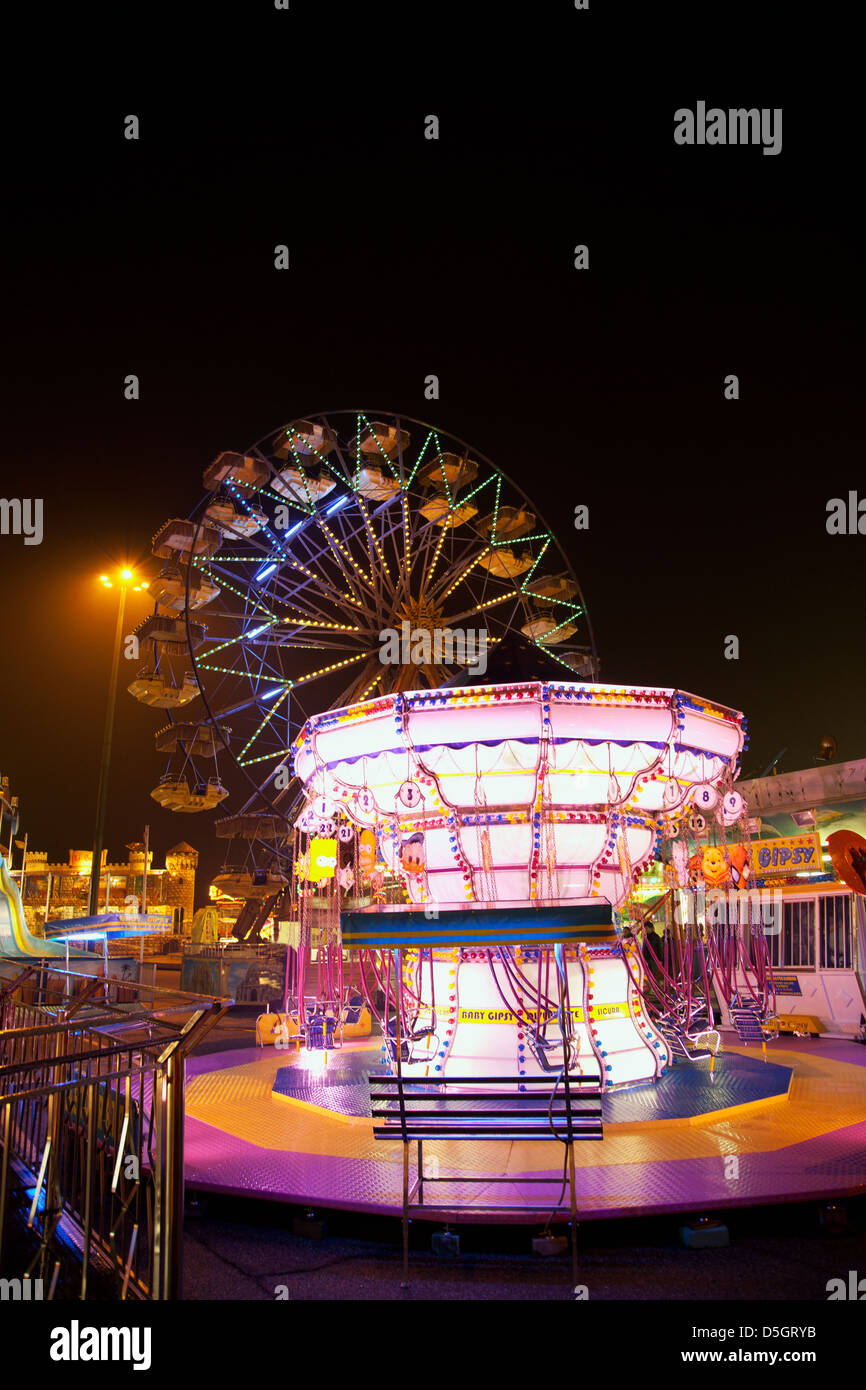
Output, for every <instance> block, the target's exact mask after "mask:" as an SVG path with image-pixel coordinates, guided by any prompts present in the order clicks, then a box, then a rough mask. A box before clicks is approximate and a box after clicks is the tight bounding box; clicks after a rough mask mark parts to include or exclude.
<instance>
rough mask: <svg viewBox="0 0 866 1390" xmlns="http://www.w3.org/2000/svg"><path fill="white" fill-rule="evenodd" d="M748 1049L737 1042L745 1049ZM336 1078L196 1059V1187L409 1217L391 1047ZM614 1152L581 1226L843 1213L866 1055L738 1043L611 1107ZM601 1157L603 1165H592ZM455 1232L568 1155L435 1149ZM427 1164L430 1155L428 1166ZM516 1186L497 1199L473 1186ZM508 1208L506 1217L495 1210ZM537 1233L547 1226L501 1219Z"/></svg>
mask: <svg viewBox="0 0 866 1390" xmlns="http://www.w3.org/2000/svg"><path fill="white" fill-rule="evenodd" d="M732 1036H733V1035H732ZM330 1057H331V1060H330V1061H329V1065H328V1067H327V1068H326V1069H324V1070H318V1069H317V1070H315V1071H311V1070H310V1069H309V1068H308V1067H307V1066H306V1064H305V1063H304V1062H303V1060H302V1059H301V1058H297V1057H295V1056H294V1055H293V1054H287V1053H285V1052H276V1051H275V1050H274V1049H272V1048H268V1049H266V1050H264V1051H263V1050H262V1049H255V1048H252V1047H247V1046H241V1047H239V1048H235V1049H232V1050H220V1051H216V1052H212V1053H205V1054H202V1055H199V1056H193V1057H192V1058H191V1059H190V1062H189V1064H188V1065H189V1075H188V1082H187V1130H186V1181H187V1184H188V1186H189V1187H190V1188H192V1189H199V1190H202V1191H213V1192H221V1193H230V1194H234V1195H246V1196H250V1197H260V1198H262V1199H266V1200H272V1201H282V1202H287V1203H297V1204H306V1205H310V1204H314V1205H315V1206H317V1207H336V1208H343V1209H346V1210H353V1211H361V1212H369V1213H371V1214H372V1213H380V1214H394V1215H397V1214H399V1211H400V1203H401V1178H402V1168H401V1153H400V1149H401V1146H400V1144H399V1143H394V1144H391V1143H388V1142H382V1141H379V1142H377V1141H375V1140H374V1139H373V1134H372V1124H371V1121H370V1119H369V1108H368V1102H367V1087H366V1078H367V1076H368V1075H369V1073H370V1072H371V1071H378V1070H380V1069H381V1053H380V1051H379V1047H378V1045H373V1046H371V1043H370V1042H369V1041H368V1040H364V1041H359V1042H356V1043H351V1044H348V1045H347V1046H345V1047H344V1048H343V1049H342V1050H341V1051H340V1052H338V1053H336V1054H331V1055H330ZM603 1106H604V1126H605V1137H604V1141H603V1143H601V1144H593V1145H580V1144H578V1145H577V1146H576V1148H575V1162H576V1165H577V1172H578V1181H577V1187H578V1205H579V1210H580V1216H581V1220H600V1219H604V1218H606V1217H607V1218H611V1217H625V1216H646V1215H659V1214H662V1213H665V1212H700V1211H708V1210H712V1211H717V1210H722V1209H724V1208H729V1207H737V1206H749V1205H764V1204H770V1203H779V1202H788V1201H805V1200H831V1199H840V1198H842V1197H844V1196H851V1195H855V1194H859V1193H863V1192H866V1048H864V1047H861V1046H858V1045H857V1044H856V1043H846V1042H829V1041H826V1040H817V1041H816V1040H811V1039H799V1038H798V1039H785V1038H780V1039H777V1040H775V1041H773V1042H770V1043H768V1061H766V1062H763V1061H762V1060H761V1059H760V1055H759V1054H758V1052H757V1049H751V1050H750V1049H748V1048H745V1047H740V1046H732V1045H730V1044H729V1043H727V1042H725V1043H723V1049H722V1051H721V1052H720V1054H719V1056H718V1058H717V1060H716V1066H715V1075H714V1079H713V1080H712V1081H711V1080H710V1078H709V1070H708V1065H707V1063H706V1062H700V1063H695V1064H688V1063H683V1064H677V1065H676V1066H674V1067H673V1068H672V1069H671V1071H670V1072H669V1073H668V1075H666V1076H665V1077H664V1078H663V1079H662V1081H661V1082H660V1083H658V1084H657V1085H647V1086H640V1087H636V1088H634V1089H630V1090H623V1091H615V1092H612V1093H609V1094H606V1095H605V1096H604V1097H603ZM587 1150H588V1151H589V1152H587ZM425 1155H427V1156H428V1158H431V1157H432V1158H435V1159H436V1161H437V1164H438V1170H439V1174H440V1176H442V1177H444V1178H453V1183H452V1182H445V1183H442V1184H440V1185H439V1189H438V1198H439V1206H438V1207H437V1209H436V1211H435V1212H432V1211H431V1219H432V1220H436V1221H440V1222H441V1221H442V1219H443V1206H444V1207H445V1208H446V1209H447V1206H448V1202H449V1201H452V1202H454V1203H455V1204H456V1203H461V1204H463V1203H466V1202H467V1201H472V1203H473V1206H472V1208H471V1210H469V1211H466V1210H463V1211H460V1212H455V1213H454V1217H453V1219H455V1220H462V1221H472V1220H475V1221H484V1220H489V1219H492V1214H493V1212H494V1211H495V1206H496V1204H498V1203H502V1204H506V1203H507V1204H509V1205H518V1206H519V1204H520V1203H521V1202H522V1201H523V1200H526V1202H527V1203H528V1204H532V1203H534V1202H535V1201H536V1200H537V1189H534V1188H532V1187H531V1186H529V1185H527V1184H526V1183H523V1182H522V1181H521V1180H522V1179H523V1178H526V1177H531V1176H539V1175H542V1174H550V1175H553V1174H557V1175H558V1174H559V1173H561V1171H562V1149H561V1147H560V1146H559V1145H558V1144H556V1143H555V1142H554V1141H552V1142H551V1144H550V1145H547V1144H532V1143H521V1142H520V1141H517V1142H513V1143H506V1142H503V1143H501V1144H500V1143H489V1142H481V1141H479V1142H478V1143H477V1144H475V1143H471V1142H469V1143H467V1142H463V1143H460V1144H458V1145H454V1144H449V1143H448V1142H447V1141H438V1142H435V1143H434V1142H430V1143H428V1144H426V1145H425ZM413 1161H414V1151H413ZM479 1174H489V1175H491V1176H494V1175H495V1176H497V1177H505V1178H513V1185H512V1184H510V1183H505V1184H502V1183H497V1184H496V1185H495V1186H492V1187H491V1188H490V1190H489V1195H490V1205H485V1195H486V1192H487V1190H486V1189H485V1188H484V1186H483V1185H477V1184H474V1183H473V1184H471V1185H470V1184H468V1183H463V1182H461V1178H462V1177H464V1176H477V1175H479ZM494 1198H495V1202H494V1200H493V1199H494ZM496 1219H497V1220H499V1221H503V1220H508V1221H511V1222H515V1221H517V1222H520V1221H527V1222H533V1221H537V1219H538V1217H537V1212H536V1213H532V1212H529V1211H527V1212H525V1213H521V1212H520V1211H516V1212H514V1211H509V1212H503V1213H497V1215H496Z"/></svg>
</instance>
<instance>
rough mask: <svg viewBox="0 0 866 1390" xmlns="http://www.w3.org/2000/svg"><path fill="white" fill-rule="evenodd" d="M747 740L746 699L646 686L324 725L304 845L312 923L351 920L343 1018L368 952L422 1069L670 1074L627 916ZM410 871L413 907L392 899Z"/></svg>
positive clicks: (307, 741) (339, 931)
mask: <svg viewBox="0 0 866 1390" xmlns="http://www.w3.org/2000/svg"><path fill="white" fill-rule="evenodd" d="M742 745H743V732H742V716H741V715H739V714H737V713H735V712H734V711H732V710H729V709H726V708H724V707H722V706H720V705H716V704H713V703H711V702H709V701H706V700H702V699H699V698H696V697H695V696H691V695H687V694H684V693H683V692H680V691H674V690H663V689H650V688H641V687H634V686H629V687H613V686H604V685H588V684H571V683H568V684H566V683H544V682H540V681H535V682H525V683H519V684H518V683H515V684H509V685H492V686H468V687H461V688H456V689H455V688H451V689H440V690H438V691H408V692H404V693H398V694H394V695H389V696H387V697H385V698H381V699H376V700H370V701H366V702H362V703H360V704H356V705H352V706H349V707H347V708H345V709H341V710H332V711H330V712H328V713H325V714H321V715H318V716H315V717H314V718H311V719H309V720H308V721H307V722H306V724H305V725H304V727H303V729H302V731H301V733H300V735H299V737H298V739H297V741H296V746H295V754H294V765H295V771H296V773H297V775H298V776H299V778H300V779H301V780H302V782H303V783H304V785H305V788H306V791H307V797H308V801H307V806H306V808H305V810H304V811H303V812H302V814H301V815H300V817H299V818H298V821H297V823H296V835H297V846H296V856H295V857H296V862H297V864H298V866H299V874H300V877H301V879H302V883H303V886H302V889H301V894H302V896H301V923H302V927H303V926H304V924H305V919H306V921H307V922H310V921H311V920H313V919H314V918H315V917H318V920H319V923H320V926H323V925H324V923H325V922H330V929H327V928H326V929H325V930H324V931H323V932H322V933H321V937H320V940H321V947H320V951H321V952H322V953H324V958H325V959H326V960H328V958H329V953H330V958H331V960H332V962H333V971H331V970H330V969H328V968H326V972H325V982H324V984H325V987H324V996H325V998H327V997H328V996H329V994H330V996H331V998H332V1001H333V1003H332V1007H331V1013H332V1015H333V1016H334V1017H335V1018H336V1017H338V1015H339V1003H340V993H341V978H340V967H341V962H342V959H343V952H344V948H349V950H350V951H356V952H357V953H358V961H359V966H360V980H361V984H362V988H363V991H364V995H365V997H366V1002H367V1005H368V1006H369V1008H370V1009H371V1012H372V1013H373V1014H375V1015H377V1016H378V1018H379V1022H380V1026H381V1029H382V1033H383V1038H384V1043H383V1051H384V1052H385V1055H386V1059H387V1060H389V1061H391V1062H393V1061H395V1060H396V1056H397V1049H398V1047H399V1050H400V1060H401V1064H402V1070H403V1072H404V1074H405V1075H407V1076H425V1075H431V1074H440V1075H443V1076H447V1075H448V1074H451V1075H455V1076H457V1075H473V1076H484V1075H490V1076H494V1075H495V1076H502V1075H503V1074H517V1075H518V1076H539V1075H542V1074H543V1073H545V1072H553V1073H558V1072H560V1071H561V1070H562V1068H563V1067H564V1066H565V1065H566V1062H568V1063H570V1064H571V1067H572V1068H573V1069H574V1070H575V1071H576V1072H578V1073H581V1074H589V1075H593V1076H596V1077H598V1079H599V1080H600V1081H601V1082H602V1083H603V1085H604V1086H605V1087H610V1088H614V1087H627V1086H633V1085H635V1084H638V1083H641V1082H648V1081H654V1080H657V1079H658V1078H659V1077H660V1076H661V1075H663V1074H664V1072H665V1070H666V1068H667V1065H668V1062H669V1051H668V1045H667V1043H666V1041H665V1038H664V1037H663V1036H662V1034H661V1033H660V1032H659V1031H658V1029H657V1028H656V1026H655V1025H654V1023H653V1021H652V1020H651V1018H650V1017H649V1016H648V1013H647V1011H646V1009H645V1007H644V1005H643V1003H642V995H643V989H642V984H643V965H642V960H641V955H640V952H639V950H638V947H637V943H636V942H635V941H634V940H632V939H631V938H630V937H629V935H628V934H627V933H626V934H624V932H623V925H624V924H623V923H621V922H620V920H619V912H618V909H619V908H620V906H621V904H623V903H624V901H625V899H626V897H627V895H628V894H629V892H630V890H631V889H632V888H633V887H634V885H635V883H636V881H637V879H638V877H639V875H640V874H641V872H642V871H643V870H644V868H645V867H646V866H647V865H648V864H649V863H650V861H651V860H652V858H653V856H654V852H655V850H656V847H657V844H658V842H659V840H660V837H661V835H662V832H663V829H664V827H665V826H666V825H668V824H671V823H673V822H674V821H675V820H676V818H677V817H678V816H680V815H681V813H682V811H683V808H684V807H685V806H687V805H689V804H691V803H692V802H693V801H694V799H695V797H697V798H698V801H699V803H700V799H701V797H703V796H705V795H706V791H705V789H707V788H712V789H715V788H716V787H718V786H720V785H721V787H722V788H724V787H725V786H726V785H728V786H729V785H730V782H731V780H732V778H733V776H734V775H735V772H736V766H737V760H738V757H739V753H740V751H741V748H742ZM389 875H390V876H392V877H395V878H397V879H399V881H400V882H401V884H402V887H403V891H404V894H405V902H404V903H403V904H402V905H400V904H393V903H390V904H389V903H387V902H385V901H384V894H383V891H382V889H383V884H384V881H385V879H386V877H387V876H389ZM323 899H324V901H325V902H327V903H328V904H330V909H331V910H330V912H329V913H328V912H326V913H324V914H323V912H322V905H323ZM313 904H315V907H316V911H315V912H314V911H313V910H312V908H313ZM320 987H321V976H320ZM303 990H304V987H303V984H301V986H300V995H301V997H303ZM326 1012H327V1009H326Z"/></svg>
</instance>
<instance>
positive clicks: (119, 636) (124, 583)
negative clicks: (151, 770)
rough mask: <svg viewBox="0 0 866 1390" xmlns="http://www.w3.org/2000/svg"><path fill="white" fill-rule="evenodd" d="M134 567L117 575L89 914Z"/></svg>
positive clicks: (94, 901)
mask: <svg viewBox="0 0 866 1390" xmlns="http://www.w3.org/2000/svg"><path fill="white" fill-rule="evenodd" d="M134 578H135V576H134V574H133V572H132V570H130V569H123V570H121V571H120V575H119V576H118V581H117V582H118V584H119V586H120V602H119V604H118V608H117V627H116V629H115V632H114V653H113V656H112V659H111V678H110V680H109V683H108V708H107V709H106V711H105V731H104V733H103V737H102V761H101V763H100V767H99V793H98V796H97V801H96V832H95V834H94V837H93V860H92V862H91V865H90V906H89V908H88V914H89V916H91V917H95V916H96V914H97V913H98V911H99V876H100V869H101V867H102V841H103V838H104V835H105V807H106V802H107V800H108V771H109V766H110V763H111V740H112V736H113V734H114V706H115V704H116V702H117V674H118V671H119V669H120V646H121V642H122V641H123V616H124V613H125V611H126V594H127V590H128V589H129V586H130V584H131V583H132V580H133V579H134ZM100 583H101V584H102V585H103V586H104V588H106V589H111V588H113V587H114V586H113V585H112V583H111V581H110V580H109V578H108V576H107V575H105V574H103V575H101V576H100ZM134 587H135V588H136V589H141V588H147V584H136V585H135V586H134Z"/></svg>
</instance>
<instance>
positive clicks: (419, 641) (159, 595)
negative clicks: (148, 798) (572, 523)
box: [130, 411, 597, 852]
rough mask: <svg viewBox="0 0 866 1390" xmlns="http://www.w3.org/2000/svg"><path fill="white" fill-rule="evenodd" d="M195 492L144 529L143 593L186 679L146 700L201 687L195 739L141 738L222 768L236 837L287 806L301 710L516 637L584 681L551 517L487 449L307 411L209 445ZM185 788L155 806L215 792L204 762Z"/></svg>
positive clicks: (400, 419)
mask: <svg viewBox="0 0 866 1390" xmlns="http://www.w3.org/2000/svg"><path fill="white" fill-rule="evenodd" d="M204 484H205V495H204V496H203V498H202V500H201V501H200V503H199V505H198V506H197V507H196V508H195V509H194V511H193V512H192V513H191V515H190V517H189V518H187V519H186V520H184V521H179V520H174V521H171V522H168V523H166V525H165V526H164V527H163V528H162V531H161V532H160V533H159V534H158V535H157V536H156V537H155V538H154V553H155V554H157V555H159V556H160V557H161V558H162V559H163V560H164V562H165V563H164V565H163V569H162V572H161V574H160V575H159V576H158V578H157V579H156V581H154V582H153V583H152V584H151V592H152V593H153V595H154V597H155V598H156V599H157V601H158V605H161V606H162V607H163V608H164V609H168V610H169V613H170V615H171V617H170V619H169V621H170V623H171V624H172V625H173V627H174V628H177V627H179V626H183V627H184V629H185V634H186V643H185V650H184V653H183V661H182V664H183V667H184V671H183V673H181V672H178V673H177V675H176V676H175V677H174V678H172V679H168V680H167V681H166V679H165V675H164V670H163V674H162V676H158V678H159V679H160V680H162V681H163V685H164V686H166V685H167V686H168V687H170V688H171V689H173V690H174V691H176V692H177V696H176V701H175V703H174V704H173V705H172V704H171V703H170V696H166V699H164V700H163V699H160V700H157V699H151V698H150V697H149V696H148V697H146V698H147V699H148V702H150V703H158V704H161V705H162V706H163V707H164V708H169V709H170V713H169V718H170V720H171V722H172V723H174V717H175V716H174V711H175V710H176V709H177V707H178V706H179V705H181V704H183V705H184V706H185V704H186V701H187V700H188V699H191V698H192V696H193V695H195V694H198V695H200V697H201V717H200V719H199V720H198V721H197V722H198V724H199V726H200V729H201V732H199V733H195V732H194V731H193V732H190V726H189V722H188V721H189V714H188V712H187V710H186V708H185V707H184V709H183V713H182V714H181V715H179V716H178V717H179V718H183V720H184V721H185V723H184V724H183V725H182V726H179V728H180V730H181V732H180V733H178V734H177V735H175V734H174V733H173V732H172V731H171V730H163V731H161V736H160V737H161V742H160V743H158V747H160V748H162V749H169V750H171V749H172V748H175V747H180V748H181V749H182V750H183V754H184V758H185V759H186V761H187V763H188V762H189V759H190V757H192V758H194V757H195V756H196V753H197V752H198V753H199V754H201V752H204V753H206V754H207V755H208V756H211V757H213V758H214V759H219V758H220V757H221V758H222V759H223V762H224V763H225V760H228V761H229V762H230V763H231V764H233V766H234V767H235V768H236V769H239V770H240V772H241V774H242V781H241V782H239V785H241V786H242V793H241V795H242V797H244V798H245V799H244V800H243V804H240V805H239V806H238V808H237V813H238V815H239V817H240V818H244V817H246V818H247V819H246V820H243V824H242V830H243V833H244V834H245V835H247V836H248V835H249V829H248V827H249V824H250V822H249V819H248V818H249V817H250V816H254V817H255V816H262V817H270V818H271V825H272V824H273V819H272V818H273V817H274V815H278V816H281V817H282V816H286V815H288V814H290V813H291V807H292V804H293V801H294V797H295V786H294V784H292V781H291V777H290V774H289V772H288V770H287V769H288V765H289V754H290V750H291V747H292V743H293V740H294V739H295V737H296V736H297V734H298V732H299V730H300V729H301V728H302V727H303V725H304V723H305V721H306V720H307V719H308V718H309V717H310V716H312V715H314V714H318V713H320V712H322V711H323V710H328V709H333V708H340V707H342V706H345V705H348V704H353V703H355V702H357V701H361V700H365V699H371V698H374V697H376V696H377V695H388V694H394V693H397V692H400V691H403V690H410V689H424V688H427V687H429V688H437V687H439V686H442V685H444V684H447V683H448V682H449V681H453V680H455V679H457V678H458V677H460V676H461V675H465V673H466V672H467V670H470V671H471V670H475V671H476V672H478V673H479V674H481V675H483V670H484V662H485V661H486V660H487V659H491V658H492V657H493V655H494V654H495V652H496V649H497V647H498V646H499V644H501V643H502V642H504V641H506V640H507V639H509V637H510V636H512V635H516V634H520V636H521V639H522V641H523V642H525V643H529V644H531V645H532V646H533V647H534V648H537V649H538V650H539V652H543V653H545V654H546V656H547V657H548V658H552V659H553V660H554V661H555V662H556V663H557V664H558V665H559V666H560V667H561V668H562V679H564V680H567V679H569V678H570V679H574V680H593V679H595V677H596V674H597V661H596V654H595V646H594V640H593V635H592V629H591V625H590V622H589V617H588V614H587V611H586V605H585V603H584V600H583V596H582V594H581V591H580V587H579V585H578V582H577V579H576V577H575V575H574V573H573V571H572V568H571V565H570V564H569V561H568V559H567V557H566V555H565V553H564V552H563V550H562V547H561V546H560V545H559V543H558V542H557V540H556V538H555V536H554V534H553V532H552V530H551V528H550V527H549V526H548V525H547V523H546V522H545V521H544V519H543V518H542V517H541V516H540V514H539V512H538V509H537V507H536V506H535V505H534V504H533V503H532V501H531V500H530V499H529V497H528V496H527V495H526V493H525V492H524V491H523V490H522V489H521V488H520V487H518V486H517V485H516V484H515V483H514V482H512V481H511V480H510V479H509V478H508V477H507V476H506V475H505V474H504V473H502V472H501V471H500V470H499V469H498V468H496V467H495V466H494V465H493V464H492V463H491V462H490V460H489V459H487V458H485V456H484V455H483V454H480V453H479V452H478V451H477V450H475V449H473V448H471V447H470V446H469V445H468V444H466V443H464V442H463V441H462V440H458V439H456V438H453V437H451V436H449V435H447V434H445V433H444V432H443V431H441V430H438V429H437V428H436V427H435V426H433V425H429V424H425V423H422V422H421V421H418V420H414V419H410V418H408V417H406V416H401V415H391V414H383V413H381V412H375V411H368V412H365V411H339V412H328V413H324V414H320V415H314V416H308V417H305V418H303V419H297V420H293V421H291V422H290V423H288V424H286V425H283V426H281V427H280V428H279V429H278V430H273V431H271V432H269V433H268V434H267V435H266V436H264V437H263V438H262V439H260V440H258V441H257V442H256V443H255V444H253V445H251V446H250V447H249V448H247V449H246V450H245V451H244V452H243V453H235V452H226V453H221V454H220V455H218V457H217V458H215V459H214V461H213V462H212V463H211V464H210V465H209V466H208V468H206V469H205V472H204ZM178 617H180V618H181V621H180V622H178V621H177V619H178ZM150 621H151V624H152V625H153V623H154V622H156V624H157V627H158V626H159V622H160V618H159V607H158V608H157V617H156V618H155V619H152V620H150ZM162 621H163V623H164V622H165V619H164V618H163V619H162ZM145 635H148V634H145ZM157 664H158V663H157ZM151 665H154V663H151ZM164 666H165V662H163V667H164ZM148 674H150V675H151V676H152V675H153V672H150V673H148ZM148 688H150V687H148ZM130 689H131V690H132V687H130ZM184 692H186V694H185V695H184ZM133 693H136V692H135V691H134V690H133ZM138 698H145V697H144V696H142V695H139V696H138ZM205 729H207V733H205V732H204V730H205ZM167 779H168V784H169V790H168V792H167V793H166V795H167V796H170V795H171V785H170V784H171V773H169V774H167ZM212 784H213V790H212V794H211V797H210V799H208V797H207V796H206V795H205V788H206V787H207V788H210V787H211V785H212ZM197 787H198V791H199V793H200V794H201V796H200V799H201V801H202V804H201V805H200V806H199V805H197V804H196V805H195V806H192V807H191V806H180V807H172V809H212V807H213V806H214V805H216V804H218V803H219V801H220V800H221V799H222V796H223V795H224V791H225V789H224V788H223V787H222V783H221V779H220V775H219V773H217V775H216V776H213V775H211V776H209V777H208V778H207V779H200V780H199V782H198V783H197ZM164 804H169V805H171V802H170V800H169V801H167V802H164ZM232 820H233V818H232V817H229V818H228V821H227V822H226V823H225V826H224V829H223V830H222V831H221V832H220V833H224V834H226V833H227V834H230V833H231V823H232ZM239 824H241V822H240V821H239ZM266 839H267V841H268V843H269V845H270V847H271V851H272V852H273V846H274V844H275V840H274V837H273V834H272V831H271V833H270V834H269V836H268V837H266Z"/></svg>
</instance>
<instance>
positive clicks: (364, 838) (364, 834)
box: [358, 830, 376, 878]
mask: <svg viewBox="0 0 866 1390" xmlns="http://www.w3.org/2000/svg"><path fill="white" fill-rule="evenodd" d="M375 867H376V832H375V831H374V830H362V831H361V835H360V838H359V841H358V869H359V872H360V874H361V877H362V878H369V877H370V875H371V873H372V872H373V870H374V869H375Z"/></svg>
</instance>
